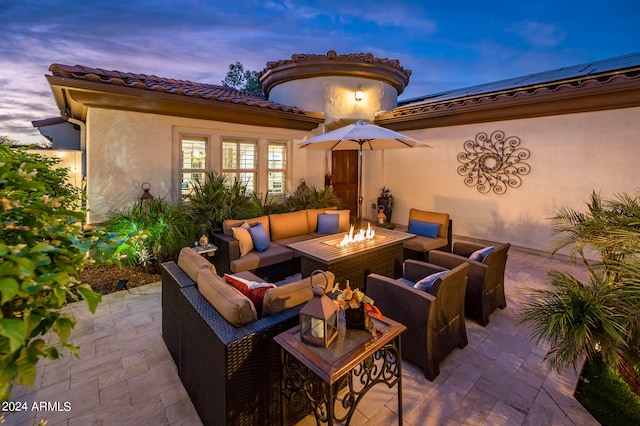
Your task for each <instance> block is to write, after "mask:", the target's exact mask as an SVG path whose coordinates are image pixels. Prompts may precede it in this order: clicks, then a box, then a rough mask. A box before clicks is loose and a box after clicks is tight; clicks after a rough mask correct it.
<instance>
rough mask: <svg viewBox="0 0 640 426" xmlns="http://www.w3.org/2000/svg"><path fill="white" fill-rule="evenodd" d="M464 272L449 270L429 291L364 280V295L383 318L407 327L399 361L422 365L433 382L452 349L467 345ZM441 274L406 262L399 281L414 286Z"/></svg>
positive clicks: (381, 280)
mask: <svg viewBox="0 0 640 426" xmlns="http://www.w3.org/2000/svg"><path fill="white" fill-rule="evenodd" d="M467 269H468V265H464V264H463V265H460V266H458V267H456V268H454V269H453V270H451V271H449V272H448V273H447V274H445V275H443V276H442V277H440V278H438V279H437V280H436V281H435V282H434V283H433V286H432V287H431V290H430V291H429V292H425V291H421V290H417V289H415V288H413V287H411V286H409V285H407V284H406V283H404V282H402V281H399V280H394V279H391V278H388V277H384V276H382V275H378V274H370V275H369V276H368V277H367V295H368V296H370V297H371V298H372V299H373V300H374V302H375V304H376V306H377V307H378V308H379V309H380V310H381V311H382V314H383V315H385V316H388V317H389V318H391V319H393V320H396V321H398V322H400V323H402V324H404V325H406V326H407V331H406V332H405V333H404V334H403V336H402V357H403V358H405V359H407V360H409V361H411V362H413V363H415V364H417V365H418V366H420V367H421V368H422V369H423V370H424V376H425V377H426V378H427V379H429V380H431V381H433V380H434V379H435V378H436V377H437V376H438V375H439V374H440V367H439V365H440V362H441V361H442V360H443V359H445V358H446V357H447V355H449V353H450V352H451V351H452V350H453V349H454V348H455V347H456V346H457V347H459V348H461V349H462V348H464V347H465V346H466V345H467V343H468V340H467V329H466V327H465V322H464V292H465V286H466V282H467ZM444 270H446V269H444V268H440V267H438V266H435V265H431V264H429V263H425V262H420V261H416V260H407V261H405V262H404V273H403V274H404V276H403V278H405V279H406V280H409V281H412V282H416V281H419V280H420V279H421V278H424V277H426V276H428V275H431V274H433V273H435V272H439V271H444Z"/></svg>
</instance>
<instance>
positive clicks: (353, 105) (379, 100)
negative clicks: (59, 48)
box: [46, 51, 640, 250]
mask: <svg viewBox="0 0 640 426" xmlns="http://www.w3.org/2000/svg"><path fill="white" fill-rule="evenodd" d="M49 71H50V75H47V76H46V78H47V80H48V82H49V84H50V86H51V90H52V92H53V95H54V98H55V101H56V103H57V105H58V108H59V110H60V114H61V117H62V118H63V119H65V120H66V121H69V122H71V123H72V124H75V125H77V126H79V128H80V139H81V141H80V146H81V149H82V150H83V151H85V154H86V167H85V170H84V172H85V175H86V184H87V205H88V208H89V215H88V221H89V222H90V223H95V222H100V221H102V220H104V219H105V218H106V217H107V215H108V213H109V212H110V211H111V210H112V209H115V208H119V207H123V206H127V205H129V204H130V203H132V202H135V201H136V200H137V197H138V196H139V195H140V192H141V185H142V183H143V182H149V183H150V184H151V192H152V193H153V194H154V195H155V196H160V197H165V198H166V199H168V200H171V201H177V200H179V198H180V197H181V195H182V194H183V192H184V191H188V188H189V181H190V179H191V178H192V176H193V174H198V173H203V172H204V171H210V170H218V171H223V172H225V173H227V174H229V175H231V176H236V177H239V178H241V179H243V180H244V181H245V182H247V183H248V184H249V185H250V187H251V188H252V189H253V190H255V191H257V192H259V193H262V194H264V193H266V192H270V193H272V194H273V195H274V196H286V195H287V194H289V193H291V192H292V191H293V190H294V189H295V188H296V187H297V185H298V184H299V183H300V181H301V179H304V180H305V181H306V183H307V184H308V185H309V184H313V185H316V186H322V185H324V178H325V175H327V174H328V173H333V174H334V176H337V175H339V174H341V173H342V171H343V169H344V170H346V169H350V168H351V167H352V166H351V165H350V164H351V161H352V159H351V158H350V157H349V156H348V155H349V154H341V155H337V154H336V153H334V154H332V153H325V152H322V151H316V150H306V149H300V148H298V143H299V142H301V141H304V140H306V139H308V138H311V137H313V136H315V135H318V134H322V133H324V132H326V131H329V130H332V129H335V128H337V127H340V126H342V125H345V124H348V123H351V122H353V121H356V120H358V119H362V120H366V121H370V122H372V123H374V124H377V125H381V126H384V127H388V128H391V129H393V130H396V131H400V132H403V133H405V134H406V135H408V136H411V137H413V138H415V139H418V140H421V141H425V142H427V143H428V144H429V145H431V146H432V147H433V149H398V150H384V151H371V152H365V154H364V157H365V158H364V161H363V170H362V178H363V182H364V185H363V196H364V203H363V206H364V210H363V217H365V218H373V217H374V216H375V213H376V209H375V200H376V198H377V196H378V194H379V189H380V187H382V186H386V187H388V188H390V189H391V191H392V193H393V195H394V198H395V201H396V204H395V210H394V213H393V218H392V221H393V222H395V223H399V224H406V222H407V218H408V212H409V209H410V208H412V207H413V208H419V209H424V210H432V211H440V212H448V213H449V214H450V215H451V218H452V219H453V232H454V234H455V235H460V236H465V237H471V238H477V239H484V240H490V241H509V242H511V243H512V244H514V245H517V246H521V247H526V248H530V249H534V250H547V249H548V248H549V246H550V244H549V240H550V237H551V231H550V223H549V220H548V218H549V217H550V216H551V215H552V212H553V211H554V209H555V208H557V207H558V206H561V205H562V206H571V207H575V208H582V206H583V205H584V201H585V200H586V199H587V197H588V196H589V194H590V192H591V191H592V190H596V191H598V192H601V193H602V195H603V196H607V197H610V196H613V195H614V194H616V193H621V192H628V193H635V192H636V191H637V189H638V182H639V181H640V180H639V179H638V178H639V177H640V171H639V170H640V169H639V168H638V167H637V158H640V144H638V141H637V135H638V134H640V54H630V55H626V56H622V57H617V58H612V59H607V60H603V61H598V62H593V63H589V64H581V65H575V66H568V67H565V68H561V69H558V70H552V71H548V72H542V73H536V74H531V75H527V76H523V77H520V78H513V79H509V80H504V81H499V82H489V83H487V84H483V85H478V86H474V87H468V88H462V89H459V90H452V91H447V92H443V93H436V94H431V95H426V96H424V97H420V98H416V99H409V100H401V101H399V100H398V98H399V96H400V95H401V94H402V92H403V90H404V89H405V87H406V86H407V84H409V80H410V76H411V71H408V70H405V69H404V68H403V67H402V66H401V64H400V63H399V62H398V61H396V60H390V59H384V58H376V57H374V56H373V55H371V54H337V53H336V52H334V51H329V52H327V54H326V55H292V56H291V58H290V59H286V60H280V61H274V62H269V63H267V64H266V67H265V68H264V70H263V71H262V72H261V74H260V81H261V84H262V87H263V90H264V92H265V94H266V97H264V98H262V97H258V96H254V95H249V94H246V93H242V92H238V91H235V90H230V89H227V88H224V87H221V86H217V85H211V84H201V83H194V82H189V81H182V80H174V79H170V78H163V77H156V76H149V75H143V74H136V73H126V72H119V71H106V70H103V69H95V68H89V67H86V66H78V65H76V66H68V65H60V64H53V65H51V67H50V68H49ZM414 72H415V71H414ZM418 72H419V71H418ZM357 89H361V93H359V96H358V98H359V99H356V96H355V92H356V90H357ZM360 96H362V97H361V98H360ZM345 155H346V156H345ZM511 163H513V164H511ZM338 172H340V173H338ZM345 193H346V194H350V193H349V192H348V190H347V192H345ZM346 198H347V200H345V202H346V203H347V205H349V203H351V202H353V200H352V198H353V197H352V196H351V195H347V196H346Z"/></svg>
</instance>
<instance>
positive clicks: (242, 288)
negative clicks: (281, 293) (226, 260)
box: [224, 274, 276, 316]
mask: <svg viewBox="0 0 640 426" xmlns="http://www.w3.org/2000/svg"><path fill="white" fill-rule="evenodd" d="M224 281H225V282H226V283H227V284H229V285H231V286H232V287H233V288H235V289H236V290H238V291H239V292H240V293H242V294H244V295H245V296H247V297H248V298H249V300H251V303H253V306H254V307H255V308H256V312H257V313H258V316H261V314H262V299H263V298H264V294H265V293H266V292H267V290H269V289H270V288H274V287H276V285H275V284H271V283H265V282H257V281H249V280H245V279H243V278H241V277H237V276H234V275H229V274H224Z"/></svg>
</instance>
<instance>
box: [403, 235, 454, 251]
mask: <svg viewBox="0 0 640 426" xmlns="http://www.w3.org/2000/svg"><path fill="white" fill-rule="evenodd" d="M402 245H403V246H404V248H407V249H410V250H415V251H423V252H424V251H430V250H435V249H439V248H440V247H444V246H446V245H447V239H446V238H429V237H423V236H422V235H417V236H416V237H414V238H412V239H410V240H407V241H405V242H404V243H403V244H402Z"/></svg>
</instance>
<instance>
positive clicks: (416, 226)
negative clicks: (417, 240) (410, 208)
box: [407, 220, 442, 238]
mask: <svg viewBox="0 0 640 426" xmlns="http://www.w3.org/2000/svg"><path fill="white" fill-rule="evenodd" d="M441 226H442V225H440V224H439V223H431V222H422V221H421V220H412V221H411V222H409V230H408V231H407V232H409V233H410V234H416V235H422V236H423V237H429V238H438V231H440V227H441Z"/></svg>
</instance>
